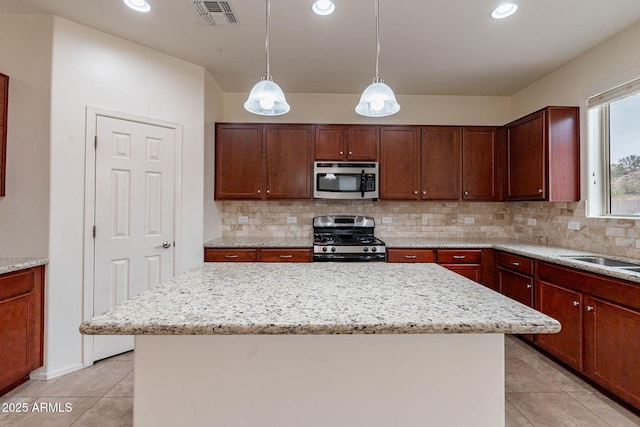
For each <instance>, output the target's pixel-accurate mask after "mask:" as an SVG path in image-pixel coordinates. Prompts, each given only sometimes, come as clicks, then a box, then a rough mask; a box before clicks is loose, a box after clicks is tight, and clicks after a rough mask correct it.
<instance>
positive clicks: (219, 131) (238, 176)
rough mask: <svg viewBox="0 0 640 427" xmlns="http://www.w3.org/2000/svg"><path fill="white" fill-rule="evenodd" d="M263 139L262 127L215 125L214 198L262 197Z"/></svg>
mask: <svg viewBox="0 0 640 427" xmlns="http://www.w3.org/2000/svg"><path fill="white" fill-rule="evenodd" d="M262 139H263V132H262V125H252V124H246V125H245V124H221V125H217V126H216V150H215V151H216V164H215V169H216V170H215V174H216V182H215V198H216V199H218V200H223V199H261V198H262V188H263V184H262V182H263V167H262V163H263V159H262V151H263V147H262V145H263V144H262Z"/></svg>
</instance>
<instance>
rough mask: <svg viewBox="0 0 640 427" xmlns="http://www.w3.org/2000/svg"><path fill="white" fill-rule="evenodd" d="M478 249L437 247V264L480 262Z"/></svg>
mask: <svg viewBox="0 0 640 427" xmlns="http://www.w3.org/2000/svg"><path fill="white" fill-rule="evenodd" d="M481 253H482V251H481V250H480V249H472V250H469V249H438V251H437V259H438V264H480V258H481Z"/></svg>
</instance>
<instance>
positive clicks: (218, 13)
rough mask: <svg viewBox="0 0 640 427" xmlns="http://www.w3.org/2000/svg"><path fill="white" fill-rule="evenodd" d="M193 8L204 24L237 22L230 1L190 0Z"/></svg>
mask: <svg viewBox="0 0 640 427" xmlns="http://www.w3.org/2000/svg"><path fill="white" fill-rule="evenodd" d="M190 1H191V4H192V6H193V10H195V11H196V13H197V14H198V16H199V17H200V21H201V22H202V23H203V24H204V25H229V24H237V23H238V19H237V18H236V15H235V13H234V12H233V8H232V7H231V2H228V1H204V0H190Z"/></svg>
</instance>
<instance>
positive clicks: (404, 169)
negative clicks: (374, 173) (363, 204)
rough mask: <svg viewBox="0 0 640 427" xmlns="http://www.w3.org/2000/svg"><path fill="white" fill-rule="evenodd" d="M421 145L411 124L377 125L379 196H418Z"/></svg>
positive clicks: (404, 197) (400, 197) (416, 198)
mask: <svg viewBox="0 0 640 427" xmlns="http://www.w3.org/2000/svg"><path fill="white" fill-rule="evenodd" d="M419 187H420V146H419V144H418V130H417V128H416V127H411V126H380V198H381V199H400V200H402V199H404V200H418V199H419V198H420V195H419V191H418V190H419Z"/></svg>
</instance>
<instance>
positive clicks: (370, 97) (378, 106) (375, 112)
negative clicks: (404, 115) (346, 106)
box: [356, 0, 400, 117]
mask: <svg viewBox="0 0 640 427" xmlns="http://www.w3.org/2000/svg"><path fill="white" fill-rule="evenodd" d="M378 1H379V0H375V7H376V77H375V78H374V79H373V83H371V84H370V85H369V86H368V87H367V88H366V89H365V90H364V92H362V96H361V97H360V102H359V103H358V105H356V113H358V114H360V115H361V116H366V117H385V116H390V115H392V114H395V113H397V112H398V111H400V104H398V101H396V96H395V95H394V93H393V90H391V88H390V87H389V86H388V85H386V84H385V83H384V80H382V79H381V78H380V74H379V72H378V62H379V59H380V35H379V33H380V32H379V26H380V25H379V22H380V20H379V14H378Z"/></svg>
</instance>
